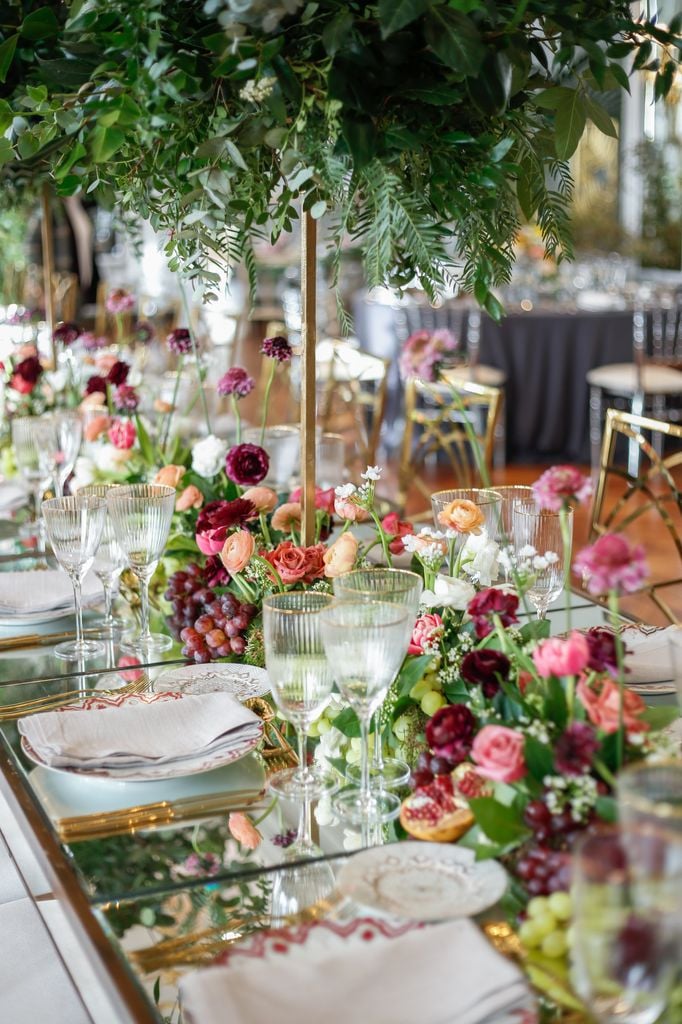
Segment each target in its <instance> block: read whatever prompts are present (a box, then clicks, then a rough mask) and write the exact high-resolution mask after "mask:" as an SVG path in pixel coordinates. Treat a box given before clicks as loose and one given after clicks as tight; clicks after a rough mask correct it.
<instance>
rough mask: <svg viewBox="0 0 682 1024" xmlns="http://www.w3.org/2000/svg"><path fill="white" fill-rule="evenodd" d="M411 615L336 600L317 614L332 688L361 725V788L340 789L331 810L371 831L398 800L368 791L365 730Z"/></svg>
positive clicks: (402, 648)
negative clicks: (335, 686)
mask: <svg viewBox="0 0 682 1024" xmlns="http://www.w3.org/2000/svg"><path fill="white" fill-rule="evenodd" d="M409 617H410V612H409V611H408V609H407V608H405V607H404V606H402V605H396V604H388V603H385V602H380V601H371V602H369V601H336V602H334V604H333V605H332V606H331V607H329V608H326V609H325V610H324V611H323V612H322V616H321V618H322V641H323V643H324V649H325V652H326V655H327V658H328V660H329V664H330V666H331V671H332V673H333V676H334V679H335V681H336V685H337V686H338V688H339V690H340V691H341V694H342V695H343V696H344V697H345V698H346V700H347V701H348V703H349V704H350V706H351V707H352V708H353V710H354V711H355V713H356V715H357V716H358V720H359V722H360V737H361V775H360V785H359V786H355V785H349V786H344V787H343V789H341V790H339V792H338V793H337V794H336V797H335V798H334V802H333V806H334V810H335V811H336V813H337V814H338V816H339V817H340V818H342V819H343V820H344V821H347V822H350V823H352V824H354V825H360V826H361V827H362V829H363V833H364V835H366V834H367V833H368V831H369V829H370V827H371V826H373V825H376V824H378V823H379V822H385V821H391V820H392V819H393V818H396V817H397V816H398V814H399V813H400V800H399V799H398V797H397V796H396V795H395V794H394V793H389V792H388V791H387V790H377V789H374V790H373V789H372V788H371V786H370V773H369V726H370V721H371V718H372V715H373V714H374V712H375V711H376V710H377V709H378V708H379V707H380V706H381V704H382V703H383V701H384V700H385V698H386V694H387V693H388V688H389V686H390V685H391V683H392V682H393V680H394V679H395V677H396V676H397V674H398V671H399V670H400V666H401V665H402V663H403V658H404V657H405V654H406V653H407V647H408V643H409V635H408V634H409V630H408V621H409Z"/></svg>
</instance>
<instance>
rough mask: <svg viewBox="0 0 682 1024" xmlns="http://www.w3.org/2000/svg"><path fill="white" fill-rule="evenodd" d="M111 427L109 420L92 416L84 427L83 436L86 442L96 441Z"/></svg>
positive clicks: (106, 417)
mask: <svg viewBox="0 0 682 1024" xmlns="http://www.w3.org/2000/svg"><path fill="white" fill-rule="evenodd" d="M110 426H111V418H110V417H109V416H106V415H105V414H102V415H101V416H93V417H92V419H91V420H89V421H88V422H87V423H86V425H85V430H84V431H83V434H84V436H85V440H86V441H96V440H97V438H98V437H100V436H101V435H102V434H106V432H107V430H108V429H109V427H110Z"/></svg>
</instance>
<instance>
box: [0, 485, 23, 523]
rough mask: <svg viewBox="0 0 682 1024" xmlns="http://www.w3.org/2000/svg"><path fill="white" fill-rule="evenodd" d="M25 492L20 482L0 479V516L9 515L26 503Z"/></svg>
mask: <svg viewBox="0 0 682 1024" xmlns="http://www.w3.org/2000/svg"><path fill="white" fill-rule="evenodd" d="M26 501H27V494H26V491H25V490H24V488H23V487H22V486H21V484H16V483H13V482H12V481H11V480H0V518H3V519H4V518H6V517H7V516H11V515H12V513H13V512H16V511H17V510H18V509H20V508H22V506H23V505H25V504H26Z"/></svg>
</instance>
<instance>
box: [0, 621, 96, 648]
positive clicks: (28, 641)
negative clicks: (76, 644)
mask: <svg viewBox="0 0 682 1024" xmlns="http://www.w3.org/2000/svg"><path fill="white" fill-rule="evenodd" d="M101 632H102V630H101V629H96V628H95V627H94V626H93V627H91V628H89V629H84V630H83V633H84V635H86V636H87V635H92V634H93V633H95V634H101ZM75 636H76V634H75V633H74V631H73V630H67V631H66V632H65V633H25V634H24V635H23V636H7V637H3V638H2V639H1V640H0V651H12V650H19V649H20V648H21V647H44V646H45V645H46V644H54V643H58V642H59V641H60V640H73V639H74V637H75Z"/></svg>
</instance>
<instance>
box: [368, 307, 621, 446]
mask: <svg viewBox="0 0 682 1024" xmlns="http://www.w3.org/2000/svg"><path fill="white" fill-rule="evenodd" d="M354 316H355V330H356V333H357V336H358V338H359V340H360V344H361V346H362V348H364V349H366V350H367V351H369V352H373V353H375V354H376V355H381V356H383V357H384V358H387V359H390V360H391V363H392V365H391V370H390V373H389V401H388V406H387V410H386V440H387V442H388V444H389V446H390V447H394V446H395V445H396V444H397V443H398V442H399V434H400V432H401V430H402V423H401V404H402V385H401V383H400V378H399V374H398V369H397V355H398V349H399V341H398V337H397V335H396V332H395V325H394V313H393V310H392V309H391V307H390V306H387V305H382V304H381V303H373V302H370V301H367V300H366V299H363V300H359V301H358V302H357V303H356V304H355V308H354ZM631 359H632V313H631V312H629V311H627V310H622V311H621V310H617V311H609V312H587V311H576V312H566V311H553V310H545V309H540V310H538V311H537V312H536V311H533V312H530V313H521V312H518V313H517V312H514V313H510V314H509V315H508V316H507V317H505V319H504V320H503V321H502V323H501V324H499V325H497V324H495V323H493V321H492V320H490V319H489V318H488V317H484V318H483V322H482V325H481V342H480V362H481V363H485V364H487V365H489V366H496V367H499V369H501V370H504V371H505V373H506V375H507V383H506V387H505V400H506V434H507V461H509V462H557V461H560V462H581V463H586V464H587V463H589V461H590V439H589V422H588V421H589V388H588V386H587V381H586V379H585V378H586V375H587V372H588V370H591V369H593V368H594V367H595V366H603V365H605V364H607V363H624V362H630V361H631Z"/></svg>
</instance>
